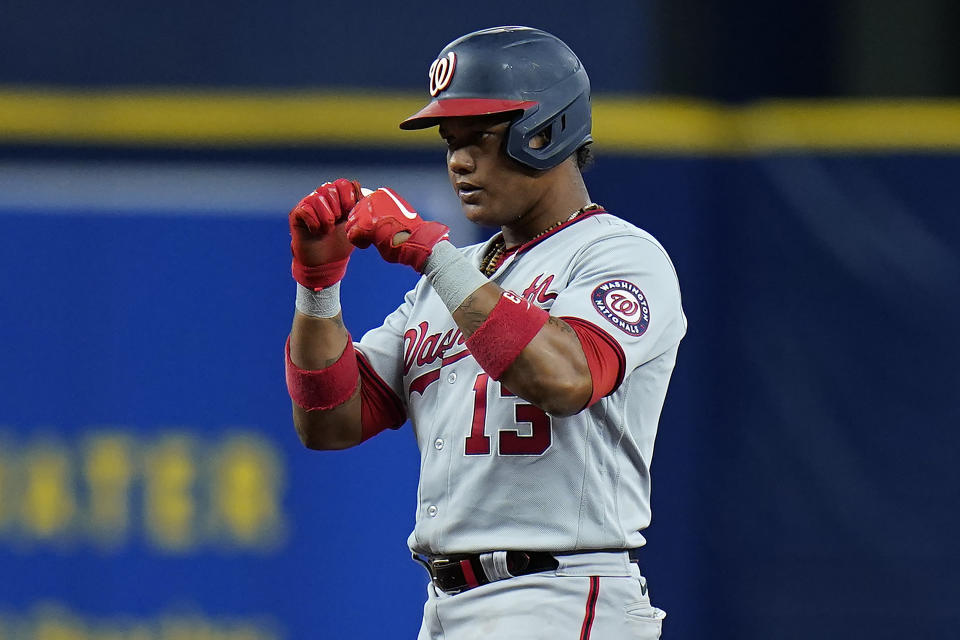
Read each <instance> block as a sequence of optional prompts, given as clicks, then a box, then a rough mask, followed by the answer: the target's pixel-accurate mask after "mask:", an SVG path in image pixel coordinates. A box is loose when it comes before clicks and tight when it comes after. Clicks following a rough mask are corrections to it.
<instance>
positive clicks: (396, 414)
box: [357, 351, 407, 441]
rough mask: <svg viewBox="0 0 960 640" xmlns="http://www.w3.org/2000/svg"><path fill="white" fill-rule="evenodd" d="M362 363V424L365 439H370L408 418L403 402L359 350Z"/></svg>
mask: <svg viewBox="0 0 960 640" xmlns="http://www.w3.org/2000/svg"><path fill="white" fill-rule="evenodd" d="M357 361H358V362H359V364H360V380H361V381H362V384H361V386H360V424H361V425H362V427H363V429H362V433H363V437H362V438H361V441H363V440H369V439H370V438H372V437H373V436H375V435H377V434H378V433H380V432H381V431H383V430H385V429H396V428H398V427H400V426H401V425H402V424H403V423H404V422H406V420H407V413H406V411H404V408H403V403H402V402H401V401H400V398H398V397H397V394H396V393H394V392H393V389H391V388H390V385H388V384H387V383H386V382H384V380H383V378H381V377H380V376H379V375H377V372H376V371H374V370H373V367H372V366H370V363H369V362H368V361H367V359H366V358H365V357H364V355H363V354H362V353H360V352H359V351H358V352H357Z"/></svg>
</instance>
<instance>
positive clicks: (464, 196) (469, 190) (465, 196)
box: [457, 182, 483, 204]
mask: <svg viewBox="0 0 960 640" xmlns="http://www.w3.org/2000/svg"><path fill="white" fill-rule="evenodd" d="M482 192H483V188H481V187H478V186H477V185H475V184H473V183H471V182H458V183H457V195H458V196H459V197H460V201H461V202H463V203H465V204H477V202H479V200H480V194H481V193H482Z"/></svg>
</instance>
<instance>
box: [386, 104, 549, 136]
mask: <svg viewBox="0 0 960 640" xmlns="http://www.w3.org/2000/svg"><path fill="white" fill-rule="evenodd" d="M535 106H537V103H536V102H533V101H531V100H495V99H492V98H447V99H445V100H434V101H433V102H431V103H430V104H428V105H427V106H425V107H424V108H423V109H420V111H417V112H416V113H415V114H413V115H412V116H410V117H409V118H407V119H406V120H404V121H403V122H401V123H400V128H401V129H408V130H409V129H426V128H427V127H432V126H434V125H436V124H438V123H439V121H440V118H453V117H457V116H488V115H492V114H494V113H507V112H510V111H526V110H527V109H529V108H530V107H535Z"/></svg>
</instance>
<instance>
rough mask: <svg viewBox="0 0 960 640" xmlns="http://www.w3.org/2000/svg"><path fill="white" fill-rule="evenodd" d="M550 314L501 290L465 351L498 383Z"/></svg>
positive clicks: (468, 341) (469, 339)
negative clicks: (468, 351) (501, 292)
mask: <svg viewBox="0 0 960 640" xmlns="http://www.w3.org/2000/svg"><path fill="white" fill-rule="evenodd" d="M549 319H550V314H549V313H547V312H546V311H544V310H543V309H541V308H540V307H535V306H533V305H532V304H530V303H529V302H528V301H527V300H524V299H523V298H521V297H520V296H518V295H517V294H515V293H514V292H512V291H504V292H503V295H501V296H500V300H498V301H497V305H496V306H495V307H494V308H493V310H492V311H491V312H490V315H488V316H487V319H486V320H484V321H483V324H481V325H480V327H479V328H478V329H477V330H476V331H475V332H474V334H473V335H472V336H470V337H469V338H467V348H468V349H470V353H472V354H473V357H474V359H475V360H476V361H477V363H479V365H480V366H481V367H482V368H483V370H484V371H486V372H487V373H488V374H490V377H491V378H493V379H494V380H499V379H500V376H502V375H503V372H504V371H506V370H507V367H509V366H510V365H511V364H513V361H514V360H516V359H517V356H519V355H520V352H521V351H523V349H524V347H526V346H527V345H528V344H529V343H530V341H531V340H533V336H535V335H537V332H538V331H540V329H541V328H542V327H543V325H545V324H547V320H549Z"/></svg>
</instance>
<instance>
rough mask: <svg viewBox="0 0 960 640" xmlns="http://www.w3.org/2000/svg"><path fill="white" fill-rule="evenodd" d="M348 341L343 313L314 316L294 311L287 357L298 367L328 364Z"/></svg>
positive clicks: (307, 367)
mask: <svg viewBox="0 0 960 640" xmlns="http://www.w3.org/2000/svg"><path fill="white" fill-rule="evenodd" d="M346 344H347V329H346V327H345V326H344V325H343V316H342V315H341V314H339V313H338V314H337V315H335V316H334V317H332V318H314V317H312V316H307V315H304V314H302V313H300V312H299V311H297V312H296V313H295V314H294V316H293V327H292V328H291V329H290V359H291V360H293V363H294V364H295V365H297V366H298V367H300V368H301V369H325V368H326V367H329V366H330V365H332V364H333V363H334V362H336V361H337V358H339V357H340V354H342V353H343V349H344V347H345V346H346Z"/></svg>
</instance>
